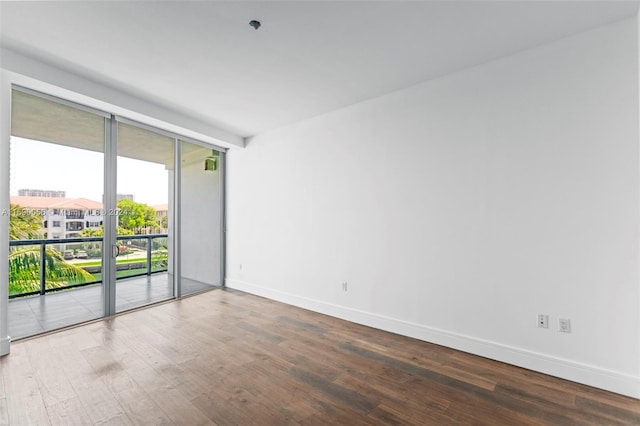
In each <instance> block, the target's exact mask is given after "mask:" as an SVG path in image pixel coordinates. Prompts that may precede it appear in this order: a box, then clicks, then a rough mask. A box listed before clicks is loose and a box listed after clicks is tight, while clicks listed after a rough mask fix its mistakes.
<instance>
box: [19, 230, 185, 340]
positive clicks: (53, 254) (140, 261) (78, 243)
mask: <svg viewBox="0 0 640 426" xmlns="http://www.w3.org/2000/svg"><path fill="white" fill-rule="evenodd" d="M117 241H118V246H119V253H118V256H117V258H116V306H117V309H118V311H119V312H120V311H123V310H127V309H132V308H135V307H138V306H142V305H146V304H149V303H154V302H158V301H161V300H166V299H169V298H171V297H173V279H172V275H169V273H168V249H167V247H168V235H167V234H155V235H130V236H118V237H117ZM9 246H10V250H11V251H10V254H9V260H10V271H9V273H10V279H9V299H10V300H9V332H10V335H11V336H12V337H13V338H20V337H26V336H30V335H33V334H37V333H40V332H43V331H48V330H53V329H55V328H60V327H64V326H66V325H69V324H71V323H76V322H82V321H88V320H91V319H95V318H99V317H101V316H103V312H104V311H103V309H104V303H103V301H102V292H103V286H102V238H101V237H85V238H65V239H43V240H13V241H10V242H9ZM85 256H86V257H85ZM18 258H19V260H17V259H18Z"/></svg>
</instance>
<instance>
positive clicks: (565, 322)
mask: <svg viewBox="0 0 640 426" xmlns="http://www.w3.org/2000/svg"><path fill="white" fill-rule="evenodd" d="M558 331H559V332H561V333H571V320H570V319H568V318H559V319H558Z"/></svg>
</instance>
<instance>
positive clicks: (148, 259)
mask: <svg viewBox="0 0 640 426" xmlns="http://www.w3.org/2000/svg"><path fill="white" fill-rule="evenodd" d="M151 241H152V238H151V237H147V275H151Z"/></svg>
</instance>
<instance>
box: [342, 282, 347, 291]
mask: <svg viewBox="0 0 640 426" xmlns="http://www.w3.org/2000/svg"><path fill="white" fill-rule="evenodd" d="M342 291H347V282H346V281H344V282H343V283H342Z"/></svg>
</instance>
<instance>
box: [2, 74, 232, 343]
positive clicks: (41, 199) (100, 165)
mask: <svg viewBox="0 0 640 426" xmlns="http://www.w3.org/2000/svg"><path fill="white" fill-rule="evenodd" d="M11 113H12V114H11V117H12V120H11V163H10V164H11V171H10V175H11V185H10V186H11V189H10V191H11V194H10V195H11V212H10V231H11V232H10V234H11V241H10V244H9V245H10V254H9V263H10V277H9V291H10V295H9V297H10V301H9V335H10V336H12V338H14V339H16V338H21V337H26V336H30V335H34V334H38V333H41V332H43V331H48V330H53V329H56V328H60V327H65V326H69V325H72V324H76V323H80V322H84V321H87V320H91V319H95V318H100V317H103V316H110V315H113V314H115V313H118V312H122V311H125V310H129V309H133V308H137V307H139V306H143V305H147V304H150V303H154V302H158V301H162V300H167V299H171V298H174V297H181V296H184V295H190V294H194V293H198V292H201V291H205V290H210V289H213V288H216V287H220V286H222V283H223V281H222V276H223V265H224V261H223V254H224V250H223V227H222V224H223V212H224V209H223V207H224V191H223V190H224V152H222V151H221V150H216V149H213V147H212V146H208V145H207V144H203V143H198V142H194V141H185V140H182V139H181V137H180V136H178V135H174V134H171V133H168V132H165V131H162V130H158V129H154V128H151V127H149V126H146V125H143V124H139V123H136V122H133V121H130V120H127V119H125V118H120V117H116V116H114V115H112V114H109V113H105V112H102V111H97V110H93V109H91V108H88V107H84V106H82V105H77V104H74V103H72V102H68V101H65V100H62V99H58V98H53V97H50V96H48V95H44V94H42V93H38V92H34V91H31V90H28V89H23V88H17V87H16V88H14V90H13V91H12V111H11Z"/></svg>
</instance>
